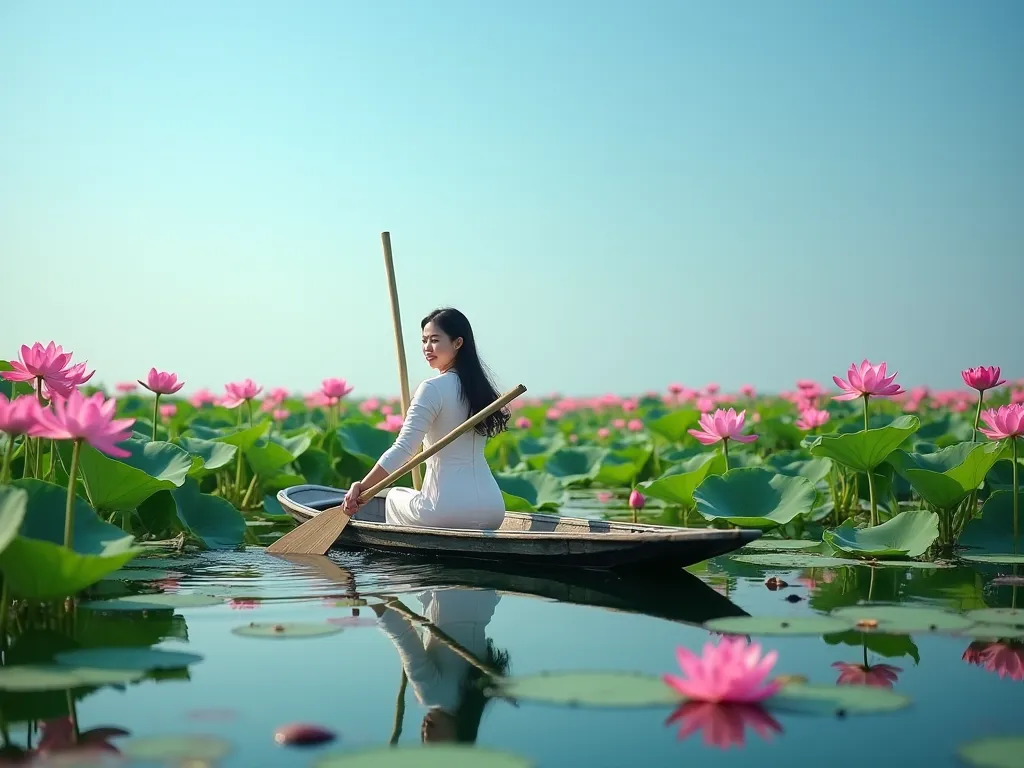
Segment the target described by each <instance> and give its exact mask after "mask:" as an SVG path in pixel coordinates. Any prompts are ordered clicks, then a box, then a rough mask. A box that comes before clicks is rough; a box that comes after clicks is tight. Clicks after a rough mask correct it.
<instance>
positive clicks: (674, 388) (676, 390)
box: [668, 383, 686, 395]
mask: <svg viewBox="0 0 1024 768" xmlns="http://www.w3.org/2000/svg"><path fill="white" fill-rule="evenodd" d="M684 389H686V387H684V386H683V385H682V384H676V383H673V384H669V385H668V391H669V392H670V393H672V394H673V395H681V394H682V393H683V390H684Z"/></svg>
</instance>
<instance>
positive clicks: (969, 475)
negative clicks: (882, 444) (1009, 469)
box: [888, 443, 1001, 509]
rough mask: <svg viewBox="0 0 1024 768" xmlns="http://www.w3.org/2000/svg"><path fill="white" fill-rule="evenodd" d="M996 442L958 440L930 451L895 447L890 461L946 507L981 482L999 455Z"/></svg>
mask: <svg viewBox="0 0 1024 768" xmlns="http://www.w3.org/2000/svg"><path fill="white" fill-rule="evenodd" d="M1000 450H1001V447H1000V445H999V443H958V444H956V445H951V446H949V447H948V448H942V449H940V450H937V451H935V452H933V453H907V452H906V451H903V450H896V451H893V453H892V454H891V455H890V456H889V459H888V461H889V463H890V464H891V465H892V466H893V467H895V468H896V471H897V472H899V473H900V474H901V475H902V476H903V477H905V478H906V479H907V482H909V483H910V485H911V486H913V488H914V490H915V491H917V492H918V493H919V494H920V495H921V498H923V499H924V500H925V501H927V502H928V503H929V504H932V505H933V506H936V507H939V508H941V509H949V508H951V507H954V506H956V505H957V504H959V503H960V501H962V500H963V498H964V497H965V496H967V494H969V493H970V492H971V491H973V490H975V489H977V488H978V487H980V486H981V484H982V482H983V481H984V480H985V475H986V474H988V471H989V470H990V469H992V466H993V465H994V464H995V463H996V461H997V460H998V459H999V452H1000Z"/></svg>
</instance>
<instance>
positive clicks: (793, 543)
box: [743, 538, 821, 552]
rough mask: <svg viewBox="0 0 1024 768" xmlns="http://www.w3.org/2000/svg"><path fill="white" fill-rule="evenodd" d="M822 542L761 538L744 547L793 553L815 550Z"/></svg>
mask: <svg viewBox="0 0 1024 768" xmlns="http://www.w3.org/2000/svg"><path fill="white" fill-rule="evenodd" d="M820 546H821V542H820V541H807V540H806V539H766V538H760V539H756V540H755V541H749V542H747V543H746V544H744V545H743V547H744V548H745V549H761V550H766V551H769V552H772V551H774V552H792V551H796V550H803V549H814V548H815V547H820Z"/></svg>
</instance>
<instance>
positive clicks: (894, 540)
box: [824, 509, 939, 558]
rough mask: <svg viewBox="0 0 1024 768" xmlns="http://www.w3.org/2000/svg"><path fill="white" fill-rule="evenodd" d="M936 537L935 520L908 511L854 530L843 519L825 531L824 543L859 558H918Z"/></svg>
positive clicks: (928, 514)
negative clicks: (877, 523) (836, 525)
mask: <svg viewBox="0 0 1024 768" xmlns="http://www.w3.org/2000/svg"><path fill="white" fill-rule="evenodd" d="M938 537H939V516H938V515H937V514H935V513H934V512H930V511H928V510H924V509H908V510H906V511H904V512H900V513H899V514H898V515H896V516H895V517H893V518H891V519H889V520H886V521H885V522H884V523H882V524H881V525H876V526H873V527H870V528H855V527H854V523H853V521H852V520H849V519H847V520H846V521H845V522H844V523H843V524H842V525H841V526H839V527H838V528H834V529H832V530H829V531H825V533H824V539H825V541H826V542H827V543H828V544H829V545H830V546H832V547H834V548H835V549H838V550H840V551H842V552H848V553H850V554H852V555H858V556H861V557H875V558H877V557H886V558H893V557H920V556H921V555H923V554H924V553H925V552H927V551H928V548H929V547H930V546H931V545H932V542H933V541H935V539H937V538H938Z"/></svg>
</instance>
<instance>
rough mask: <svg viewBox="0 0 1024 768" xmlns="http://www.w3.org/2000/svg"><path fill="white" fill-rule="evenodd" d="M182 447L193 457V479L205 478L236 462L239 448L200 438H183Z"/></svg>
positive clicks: (180, 440)
mask: <svg viewBox="0 0 1024 768" xmlns="http://www.w3.org/2000/svg"><path fill="white" fill-rule="evenodd" d="M179 442H180V443H181V447H182V448H184V449H185V450H186V451H188V453H189V455H190V456H191V457H192V468H191V469H190V470H189V474H190V475H192V477H195V478H200V477H204V476H206V475H208V474H210V473H211V472H214V471H215V470H218V469H221V468H222V467H226V466H228V465H229V464H230V463H231V462H232V461H234V460H235V454H236V453H238V446H236V445H231V444H230V443H224V442H219V441H217V440H202V439H200V438H198V437H182V438H180V439H179Z"/></svg>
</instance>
